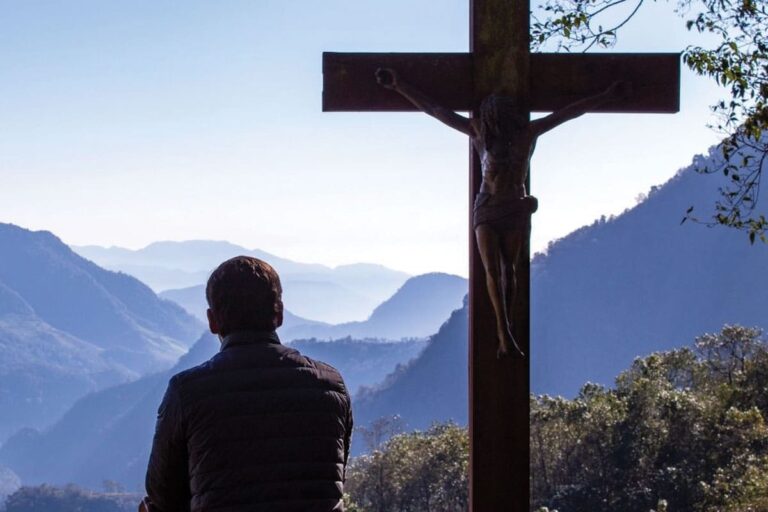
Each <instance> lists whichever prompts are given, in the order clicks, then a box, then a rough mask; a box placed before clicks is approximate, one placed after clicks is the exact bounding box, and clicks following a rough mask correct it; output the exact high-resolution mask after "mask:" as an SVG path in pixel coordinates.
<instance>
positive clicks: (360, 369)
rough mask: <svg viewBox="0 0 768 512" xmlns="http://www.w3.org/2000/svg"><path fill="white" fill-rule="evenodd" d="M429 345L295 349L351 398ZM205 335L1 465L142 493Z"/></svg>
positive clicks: (19, 447)
mask: <svg viewBox="0 0 768 512" xmlns="http://www.w3.org/2000/svg"><path fill="white" fill-rule="evenodd" d="M424 345H425V342H424V341H411V342H396V343H384V342H378V341H375V340H368V341H358V340H338V341H334V342H317V341H301V342H296V344H295V345H294V346H296V347H297V348H298V349H299V350H300V351H302V353H305V354H307V355H308V356H310V357H315V358H317V359H320V360H323V361H326V362H328V363H330V364H332V365H333V366H335V367H337V368H338V369H339V371H341V373H342V375H344V376H345V380H346V382H347V386H348V387H349V388H350V389H351V390H354V389H356V388H358V387H360V386H361V385H366V386H372V385H373V384H374V383H375V381H374V380H373V379H379V378H383V377H384V375H386V374H387V373H389V372H391V371H392V370H393V369H394V368H396V367H397V365H402V364H404V363H406V362H407V361H408V360H410V359H411V358H413V357H414V356H416V355H417V354H418V352H419V351H420V350H421V349H422V348H423V347H424ZM218 347H219V343H218V340H217V339H216V338H215V337H214V336H212V335H210V334H205V335H204V336H203V337H202V338H200V340H198V342H197V343H196V344H195V345H194V346H193V347H192V349H191V350H190V351H189V353H188V354H186V355H185V356H184V357H183V358H182V359H181V360H180V361H179V363H178V364H177V365H176V366H175V367H174V368H173V369H171V370H168V371H166V372H162V373H158V374H153V375H149V376H146V377H143V378H141V379H139V380H137V381H134V382H130V383H127V384H123V385H119V386H116V387H112V388H109V389H105V390H103V391H100V392H97V393H93V394H90V395H88V396H86V397H84V398H82V399H81V400H79V401H78V402H77V403H76V404H75V405H74V407H72V409H71V410H70V411H69V412H67V413H66V414H65V415H64V416H63V418H62V419H61V420H60V421H59V422H57V423H56V424H55V425H53V426H52V427H51V428H50V429H48V430H46V431H44V432H42V433H41V432H38V431H36V430H33V429H26V430H24V431H21V432H19V433H17V434H16V435H14V436H13V437H12V438H11V439H9V440H8V441H7V442H6V443H5V444H4V445H2V447H1V448H0V465H5V466H8V467H9V468H11V469H12V470H13V471H14V472H15V473H16V474H18V475H19V477H21V479H22V481H23V482H24V484H25V485H34V484H40V483H44V482H45V483H49V484H65V483H68V482H74V483H76V484H79V485H82V486H86V487H91V488H96V487H98V486H100V485H101V483H102V482H103V481H104V480H114V481H117V482H120V483H121V484H123V485H124V486H125V487H126V488H127V489H129V490H137V489H139V488H140V487H141V485H142V482H143V478H144V472H145V470H146V465H147V459H148V457H149V449H150V448H151V442H152V435H153V431H154V424H155V418H156V412H157V407H158V405H159V404H160V400H161V398H162V395H163V392H164V391H165V386H166V385H167V383H168V379H169V378H170V377H171V375H173V374H174V373H177V372H179V371H181V370H183V369H186V368H190V367H192V366H195V365H197V364H199V363H201V362H203V361H205V360H207V359H208V358H210V357H211V356H212V355H213V354H214V353H215V352H216V350H218Z"/></svg>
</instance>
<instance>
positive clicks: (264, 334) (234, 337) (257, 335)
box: [219, 331, 280, 352]
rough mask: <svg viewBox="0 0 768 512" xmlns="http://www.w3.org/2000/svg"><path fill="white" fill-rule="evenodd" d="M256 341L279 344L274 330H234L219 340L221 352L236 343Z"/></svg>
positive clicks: (253, 342)
mask: <svg viewBox="0 0 768 512" xmlns="http://www.w3.org/2000/svg"><path fill="white" fill-rule="evenodd" d="M256 343H273V344H277V345H280V338H279V337H278V336H277V333H276V332H275V331H235V332H231V333H229V334H227V335H226V336H224V338H223V339H222V340H221V349H219V352H222V351H224V350H226V349H228V348H230V347H234V346H237V345H250V344H256Z"/></svg>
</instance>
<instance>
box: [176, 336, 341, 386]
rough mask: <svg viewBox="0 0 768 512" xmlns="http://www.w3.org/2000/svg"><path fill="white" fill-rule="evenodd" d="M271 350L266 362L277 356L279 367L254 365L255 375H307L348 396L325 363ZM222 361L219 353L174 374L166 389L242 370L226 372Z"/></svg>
mask: <svg viewBox="0 0 768 512" xmlns="http://www.w3.org/2000/svg"><path fill="white" fill-rule="evenodd" d="M270 348H271V349H272V350H274V351H275V352H276V354H271V357H270V358H267V359H273V358H274V356H275V355H277V356H278V357H277V358H278V359H279V360H280V365H279V366H272V365H271V364H270V365H268V366H260V365H257V366H254V367H253V368H252V370H253V371H254V372H258V371H259V370H264V371H267V372H275V371H279V372H280V373H282V374H283V375H284V374H285V373H284V372H289V373H290V372H296V373H297V374H299V373H300V374H304V375H306V374H307V373H309V374H311V375H313V376H314V378H315V379H316V380H318V381H321V382H324V383H325V385H330V386H331V387H332V388H335V389H336V390H337V391H340V392H343V393H344V394H348V390H347V387H346V384H345V383H344V378H343V377H342V376H341V373H340V372H339V371H338V370H337V369H336V368H335V367H333V366H332V365H330V364H328V363H326V362H324V361H320V360H317V359H313V358H311V357H308V356H305V355H304V354H302V353H301V352H299V351H298V350H296V349H294V348H292V347H290V346H288V345H273V346H271V347H270ZM224 359H226V355H224V354H223V353H222V352H219V353H217V354H215V355H214V356H213V357H211V358H210V359H209V360H208V361H205V362H203V363H201V364H199V365H197V366H193V367H192V368H188V369H186V370H182V371H180V372H178V373H176V374H175V375H173V376H172V377H171V379H170V382H169V385H170V386H173V387H175V388H176V389H179V388H180V387H184V386H185V384H187V383H191V382H193V381H196V380H199V379H210V378H213V379H216V378H217V377H216V375H218V374H221V375H222V376H223V375H225V374H227V373H229V372H230V371H232V372H234V371H238V370H242V369H243V367H242V366H240V365H238V366H236V367H233V368H229V367H228V365H227V364H226V363H225V362H224V361H223V360H224ZM233 359H235V358H233ZM272 362H274V361H272ZM222 363H224V364H222Z"/></svg>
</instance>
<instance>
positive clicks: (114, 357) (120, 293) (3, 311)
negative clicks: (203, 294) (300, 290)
mask: <svg viewBox="0 0 768 512" xmlns="http://www.w3.org/2000/svg"><path fill="white" fill-rule="evenodd" d="M0 247H2V251H0V350H2V354H3V355H2V358H0V410H2V411H13V414H7V413H4V414H3V415H1V416H0V440H2V439H4V438H5V437H7V436H8V435H9V434H10V433H11V432H13V431H14V430H16V429H18V428H19V427H21V426H38V427H41V426H44V425H46V424H47V423H49V422H51V421H53V420H54V419H56V418H58V417H59V416H60V415H61V414H63V413H64V412H65V411H66V410H67V409H68V408H69V407H70V406H71V405H72V404H73V403H74V401H75V400H76V399H77V398H79V397H80V396H82V395H83V394H85V393H87V392H90V391H94V390H97V389H101V388H103V387H105V386H107V385H111V384H115V383H118V382H123V381H126V380H129V379H135V378H137V377H139V376H140V375H142V374H144V373H147V372H151V371H157V370H160V369H163V368H168V367H170V366H172V365H173V364H174V363H175V361H176V360H177V359H178V358H179V357H180V356H181V355H182V354H184V353H185V352H186V351H187V349H188V347H189V345H190V343H191V342H192V341H193V340H195V339H196V338H197V337H198V336H199V333H200V330H201V329H202V325H201V323H200V322H199V321H198V320H197V319H195V318H194V317H192V316H191V315H189V314H187V313H186V312H185V311H184V310H183V309H182V308H180V307H179V306H177V305H176V304H174V303H172V302H170V301H165V300H162V299H160V298H158V297H157V296H156V295H155V294H154V293H153V292H152V290H150V289H149V288H148V287H146V286H145V285H143V284H142V283H141V282H139V281H138V280H136V279H135V278H133V277H130V276H127V275H125V274H119V273H115V272H109V271H106V270H104V269H102V268H99V267H98V266H96V265H94V264H93V263H91V262H90V261H87V260H86V259H84V258H82V257H80V256H78V255H77V254H75V253H74V252H72V250H70V249H69V247H67V246H66V245H65V244H64V243H62V242H61V240H59V239H58V238H56V237H55V236H54V235H52V234H51V233H48V232H45V231H38V232H33V231H28V230H26V229H22V228H20V227H17V226H14V225H11V224H0Z"/></svg>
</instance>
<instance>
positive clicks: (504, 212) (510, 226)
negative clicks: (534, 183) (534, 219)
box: [472, 192, 539, 231]
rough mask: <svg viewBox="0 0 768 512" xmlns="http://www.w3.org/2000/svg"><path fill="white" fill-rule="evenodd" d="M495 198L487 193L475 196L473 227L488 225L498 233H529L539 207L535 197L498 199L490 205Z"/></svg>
mask: <svg viewBox="0 0 768 512" xmlns="http://www.w3.org/2000/svg"><path fill="white" fill-rule="evenodd" d="M492 197H493V195H492V194H489V193H487V192H479V193H478V194H477V195H476V196H475V206H474V208H473V212H472V213H473V215H472V227H473V228H477V226H480V225H481V224H487V225H488V226H490V227H492V228H493V229H495V230H497V231H522V230H525V231H528V230H530V228H531V214H532V213H533V212H535V211H536V209H537V208H538V207H539V201H538V199H536V198H535V197H533V196H525V197H515V198H504V199H499V198H496V199H497V202H494V203H493V204H489V201H490V200H491V198H492Z"/></svg>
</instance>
